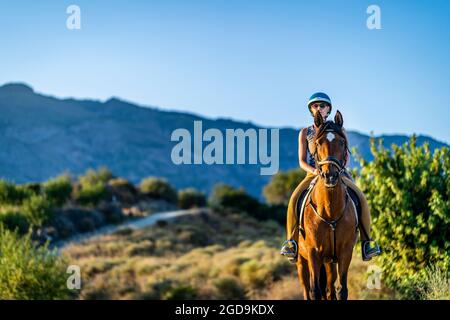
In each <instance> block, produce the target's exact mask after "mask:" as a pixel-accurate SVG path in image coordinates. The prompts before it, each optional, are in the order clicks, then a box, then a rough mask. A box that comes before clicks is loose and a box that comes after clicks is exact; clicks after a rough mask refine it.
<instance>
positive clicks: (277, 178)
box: [263, 169, 306, 207]
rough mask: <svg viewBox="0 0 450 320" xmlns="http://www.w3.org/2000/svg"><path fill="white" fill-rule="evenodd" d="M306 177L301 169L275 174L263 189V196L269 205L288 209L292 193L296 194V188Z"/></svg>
mask: <svg viewBox="0 0 450 320" xmlns="http://www.w3.org/2000/svg"><path fill="white" fill-rule="evenodd" d="M305 176H306V172H305V171H303V170H301V169H293V170H289V171H286V172H279V173H277V174H275V175H274V176H273V177H272V179H271V180H270V182H269V183H268V184H267V185H265V186H264V189H263V195H264V198H265V199H266V201H267V203H268V204H271V205H283V206H286V207H287V205H288V203H289V199H290V198H291V195H292V192H294V190H295V188H296V187H297V186H298V184H299V183H300V182H301V181H302V180H303V178H305Z"/></svg>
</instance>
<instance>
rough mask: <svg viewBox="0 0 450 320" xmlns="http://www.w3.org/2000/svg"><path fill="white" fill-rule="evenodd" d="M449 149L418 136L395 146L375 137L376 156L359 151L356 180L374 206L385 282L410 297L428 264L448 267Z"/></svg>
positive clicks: (413, 294)
mask: <svg viewBox="0 0 450 320" xmlns="http://www.w3.org/2000/svg"><path fill="white" fill-rule="evenodd" d="M449 150H450V149H449V148H447V147H443V148H441V149H436V150H435V151H434V154H433V155H432V154H431V153H430V149H429V146H428V144H424V145H423V146H421V147H417V146H416V138H415V137H414V136H413V137H412V138H411V139H410V141H409V143H405V144H404V145H403V146H401V147H398V146H395V145H392V152H390V151H389V150H387V149H385V148H384V147H383V145H382V141H380V142H379V146H378V148H376V146H375V140H374V139H373V138H372V139H371V151H372V154H373V155H374V160H373V161H372V162H371V163H366V162H365V161H364V160H363V159H362V158H361V157H359V162H360V165H361V171H360V172H359V173H358V175H359V177H358V178H357V183H358V184H359V186H360V188H361V190H362V191H363V192H364V194H365V195H366V197H367V200H368V203H369V206H370V208H371V214H372V221H373V231H374V232H373V233H374V238H375V239H376V240H377V241H379V243H380V245H381V248H382V251H383V254H382V256H381V257H380V260H381V263H382V265H383V269H384V274H383V276H384V279H385V282H386V284H387V285H388V286H390V287H392V288H394V289H397V290H398V291H399V292H400V293H401V294H402V295H404V297H407V298H418V297H419V292H418V291H417V290H416V289H415V287H414V283H416V282H417V281H420V279H424V278H426V267H427V266H429V265H435V266H436V267H437V268H439V269H441V270H444V271H445V272H447V273H448V270H449V269H448V268H449V263H448V261H449V247H450V242H449V240H448V239H449V233H448V232H449V230H450V216H449V208H450V202H449V192H450V179H449V173H450V172H449V171H450V170H449V168H450V167H449V164H450V152H449Z"/></svg>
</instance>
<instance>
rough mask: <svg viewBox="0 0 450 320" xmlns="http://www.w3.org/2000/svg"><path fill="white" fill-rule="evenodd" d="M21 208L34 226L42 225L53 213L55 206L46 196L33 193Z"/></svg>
mask: <svg viewBox="0 0 450 320" xmlns="http://www.w3.org/2000/svg"><path fill="white" fill-rule="evenodd" d="M21 210H22V212H23V214H24V215H25V217H26V218H27V220H28V222H29V223H30V225H32V226H36V227H37V226H42V225H43V224H44V223H45V222H47V221H48V220H49V219H50V218H51V217H52V215H53V207H52V204H51V203H50V201H49V200H48V199H47V197H46V196H41V195H33V196H31V197H30V198H28V199H26V200H25V201H24V202H23V204H22V207H21Z"/></svg>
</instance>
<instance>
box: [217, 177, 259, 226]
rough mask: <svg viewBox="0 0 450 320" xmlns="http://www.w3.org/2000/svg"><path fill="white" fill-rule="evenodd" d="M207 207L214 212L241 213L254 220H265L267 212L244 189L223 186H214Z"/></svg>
mask: <svg viewBox="0 0 450 320" xmlns="http://www.w3.org/2000/svg"><path fill="white" fill-rule="evenodd" d="M209 205H210V206H211V207H212V208H213V209H216V210H223V209H231V210H236V211H243V212H246V213H248V214H249V215H251V216H254V217H256V218H266V217H267V210H265V208H264V207H263V206H261V204H260V203H259V202H258V200H256V199H255V198H253V197H251V196H250V195H248V194H247V192H245V190H244V189H242V188H240V189H236V188H233V187H231V186H228V185H225V184H219V185H216V186H215V187H214V189H213V191H212V193H211V195H210V197H209Z"/></svg>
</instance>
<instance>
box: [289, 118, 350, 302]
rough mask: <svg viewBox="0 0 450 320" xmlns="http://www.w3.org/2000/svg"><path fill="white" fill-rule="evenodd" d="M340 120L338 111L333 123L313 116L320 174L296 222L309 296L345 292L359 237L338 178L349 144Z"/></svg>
mask: <svg viewBox="0 0 450 320" xmlns="http://www.w3.org/2000/svg"><path fill="white" fill-rule="evenodd" d="M343 122H344V121H343V118H342V115H341V113H340V112H339V111H337V112H336V116H335V118H334V122H332V121H327V122H324V120H323V118H322V116H321V114H320V112H317V113H316V116H315V117H314V123H315V125H316V126H317V127H318V130H317V132H316V135H315V137H314V147H315V150H311V152H312V153H313V154H314V157H315V160H316V166H317V169H318V170H319V175H318V178H317V179H316V180H315V181H316V182H315V184H314V186H313V187H312V189H311V192H310V193H309V195H308V198H307V199H306V202H305V204H306V205H305V211H304V214H303V225H302V223H301V221H300V226H303V227H302V229H301V230H300V232H299V239H298V240H299V241H298V260H297V270H298V276H299V279H300V282H301V284H302V285H303V289H304V296H305V298H308V299H322V298H323V299H329V300H335V299H336V296H337V298H338V299H340V300H346V299H347V297H348V289H347V274H348V268H349V266H350V261H351V259H352V252H353V247H354V245H355V243H356V240H357V230H356V227H357V224H358V220H357V219H358V218H357V215H356V209H355V206H354V205H353V202H352V200H351V198H350V197H349V195H348V192H347V186H346V185H345V184H344V182H343V180H342V178H341V175H342V174H344V170H345V168H344V159H345V156H346V152H347V148H348V147H347V145H348V142H347V139H346V137H345V135H344V134H343V132H342V125H343ZM337 278H339V285H338V288H337V292H336V289H335V286H334V284H335V282H336V279H337ZM336 293H337V294H336Z"/></svg>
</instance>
